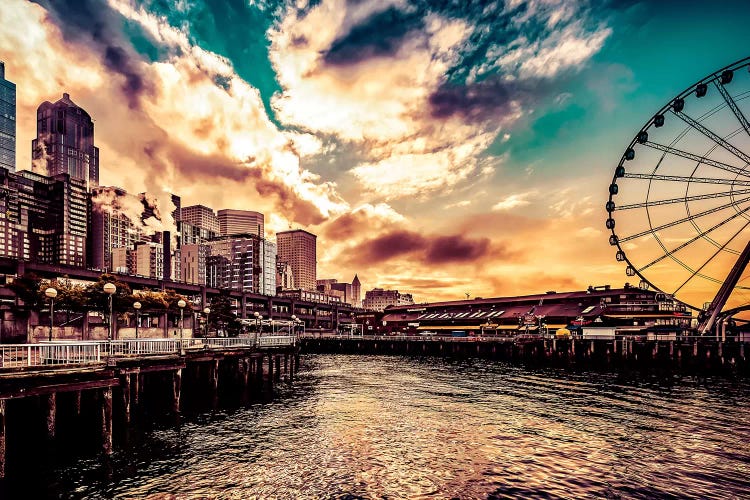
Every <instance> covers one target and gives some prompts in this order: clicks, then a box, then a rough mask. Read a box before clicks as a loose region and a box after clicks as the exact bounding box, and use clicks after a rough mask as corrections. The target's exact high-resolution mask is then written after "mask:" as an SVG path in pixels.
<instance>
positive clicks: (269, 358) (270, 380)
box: [268, 354, 274, 389]
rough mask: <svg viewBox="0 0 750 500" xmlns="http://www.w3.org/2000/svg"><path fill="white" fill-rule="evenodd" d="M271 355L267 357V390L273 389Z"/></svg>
mask: <svg viewBox="0 0 750 500" xmlns="http://www.w3.org/2000/svg"><path fill="white" fill-rule="evenodd" d="M273 380H274V375H273V354H269V355H268V388H269V389H273Z"/></svg>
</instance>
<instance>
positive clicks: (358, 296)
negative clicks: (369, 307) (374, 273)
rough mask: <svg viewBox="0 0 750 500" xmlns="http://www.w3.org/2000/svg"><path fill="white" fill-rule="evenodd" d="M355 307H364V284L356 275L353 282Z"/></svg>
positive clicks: (353, 302)
mask: <svg viewBox="0 0 750 500" xmlns="http://www.w3.org/2000/svg"><path fill="white" fill-rule="evenodd" d="M351 304H352V305H353V306H354V307H362V284H361V283H360V282H359V277H358V276H357V275H356V274H355V275H354V279H353V280H352V302H351Z"/></svg>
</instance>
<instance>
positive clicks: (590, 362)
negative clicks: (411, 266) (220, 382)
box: [300, 334, 750, 377]
mask: <svg viewBox="0 0 750 500" xmlns="http://www.w3.org/2000/svg"><path fill="white" fill-rule="evenodd" d="M300 350H301V352H302V353H346V354H385V355H400V356H404V355H406V356H443V357H454V358H469V357H477V358H486V359H495V360H501V361H508V362H517V363H526V364H531V365H537V366H551V367H561V368H576V369H583V370H589V369H590V370H607V371H609V370H612V371H615V370H620V371H626V370H656V371H662V370H664V371H674V372H681V373H688V374H696V375H701V374H706V375H736V376H743V377H747V376H750V363H748V355H750V342H747V341H738V340H734V339H732V340H720V339H716V338H713V337H705V336H692V337H683V338H679V339H677V338H669V339H659V338H655V339H648V338H635V337H624V336H623V337H619V338H614V339H579V338H541V337H531V336H518V337H482V336H476V337H446V336H419V335H400V336H399V335H382V336H381V335H378V336H371V335H364V336H341V335H327V336H314V335H310V334H306V335H304V336H303V337H302V338H301V339H300Z"/></svg>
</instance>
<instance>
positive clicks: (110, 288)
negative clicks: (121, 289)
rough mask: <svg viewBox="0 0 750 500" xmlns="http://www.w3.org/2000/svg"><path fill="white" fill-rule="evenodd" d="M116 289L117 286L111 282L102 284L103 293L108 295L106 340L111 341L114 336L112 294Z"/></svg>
mask: <svg viewBox="0 0 750 500" xmlns="http://www.w3.org/2000/svg"><path fill="white" fill-rule="evenodd" d="M116 291H117V287H116V286H115V285H114V284H113V283H105V284H104V293H106V294H107V295H109V329H108V330H107V342H111V341H112V337H114V336H115V329H114V326H115V324H114V321H113V320H114V316H113V310H112V296H113V295H114V294H115V292H116Z"/></svg>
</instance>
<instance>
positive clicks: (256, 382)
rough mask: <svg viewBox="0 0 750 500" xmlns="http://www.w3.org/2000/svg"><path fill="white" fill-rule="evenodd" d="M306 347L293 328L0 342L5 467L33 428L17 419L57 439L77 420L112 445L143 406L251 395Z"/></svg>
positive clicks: (154, 408)
mask: <svg viewBox="0 0 750 500" xmlns="http://www.w3.org/2000/svg"><path fill="white" fill-rule="evenodd" d="M298 352H299V351H298V346H297V339H296V338H295V337H294V336H278V335H277V336H266V337H259V338H257V339H254V338H240V337H237V338H190V339H184V340H179V339H177V340H173V339H138V340H117V341H109V342H107V341H88V342H47V343H38V344H13V345H0V477H5V474H6V468H7V467H6V465H7V457H8V455H9V454H8V450H9V449H10V448H13V447H23V446H24V443H25V442H26V441H27V440H28V439H29V438H30V437H32V436H27V435H23V433H19V432H15V429H14V428H13V427H14V423H18V428H19V429H20V428H24V429H28V428H33V429H36V430H41V431H42V432H44V433H45V434H46V437H45V438H46V439H47V440H48V441H50V442H54V441H55V440H56V439H57V438H58V435H59V430H60V428H66V429H67V428H72V426H73V425H72V424H76V425H75V428H76V429H78V430H82V431H83V432H86V433H92V435H93V434H97V438H98V439H99V440H100V443H101V451H102V453H104V454H105V455H110V454H112V452H113V447H114V445H115V443H114V440H113V435H114V434H116V432H117V431H118V426H119V427H120V430H127V428H128V426H129V425H130V424H131V421H132V420H133V418H134V416H135V415H136V414H139V415H140V414H148V413H149V412H162V413H165V412H166V413H170V414H172V415H174V416H179V414H180V412H181V411H182V409H183V408H184V407H185V405H186V404H191V405H192V406H202V407H206V406H208V407H216V406H217V405H218V404H219V401H220V394H224V395H226V396H227V397H231V398H233V399H239V400H241V401H243V402H247V401H248V400H249V399H250V397H252V396H253V395H254V394H263V393H268V392H269V391H272V389H273V386H274V384H275V383H277V382H279V381H281V380H291V379H292V378H293V377H294V375H295V373H296V371H297V369H298V367H299V354H298ZM29 420H31V421H32V422H31V423H29V422H28V421H29ZM71 423H72V424H71ZM91 424H93V425H91ZM33 438H38V436H33Z"/></svg>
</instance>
